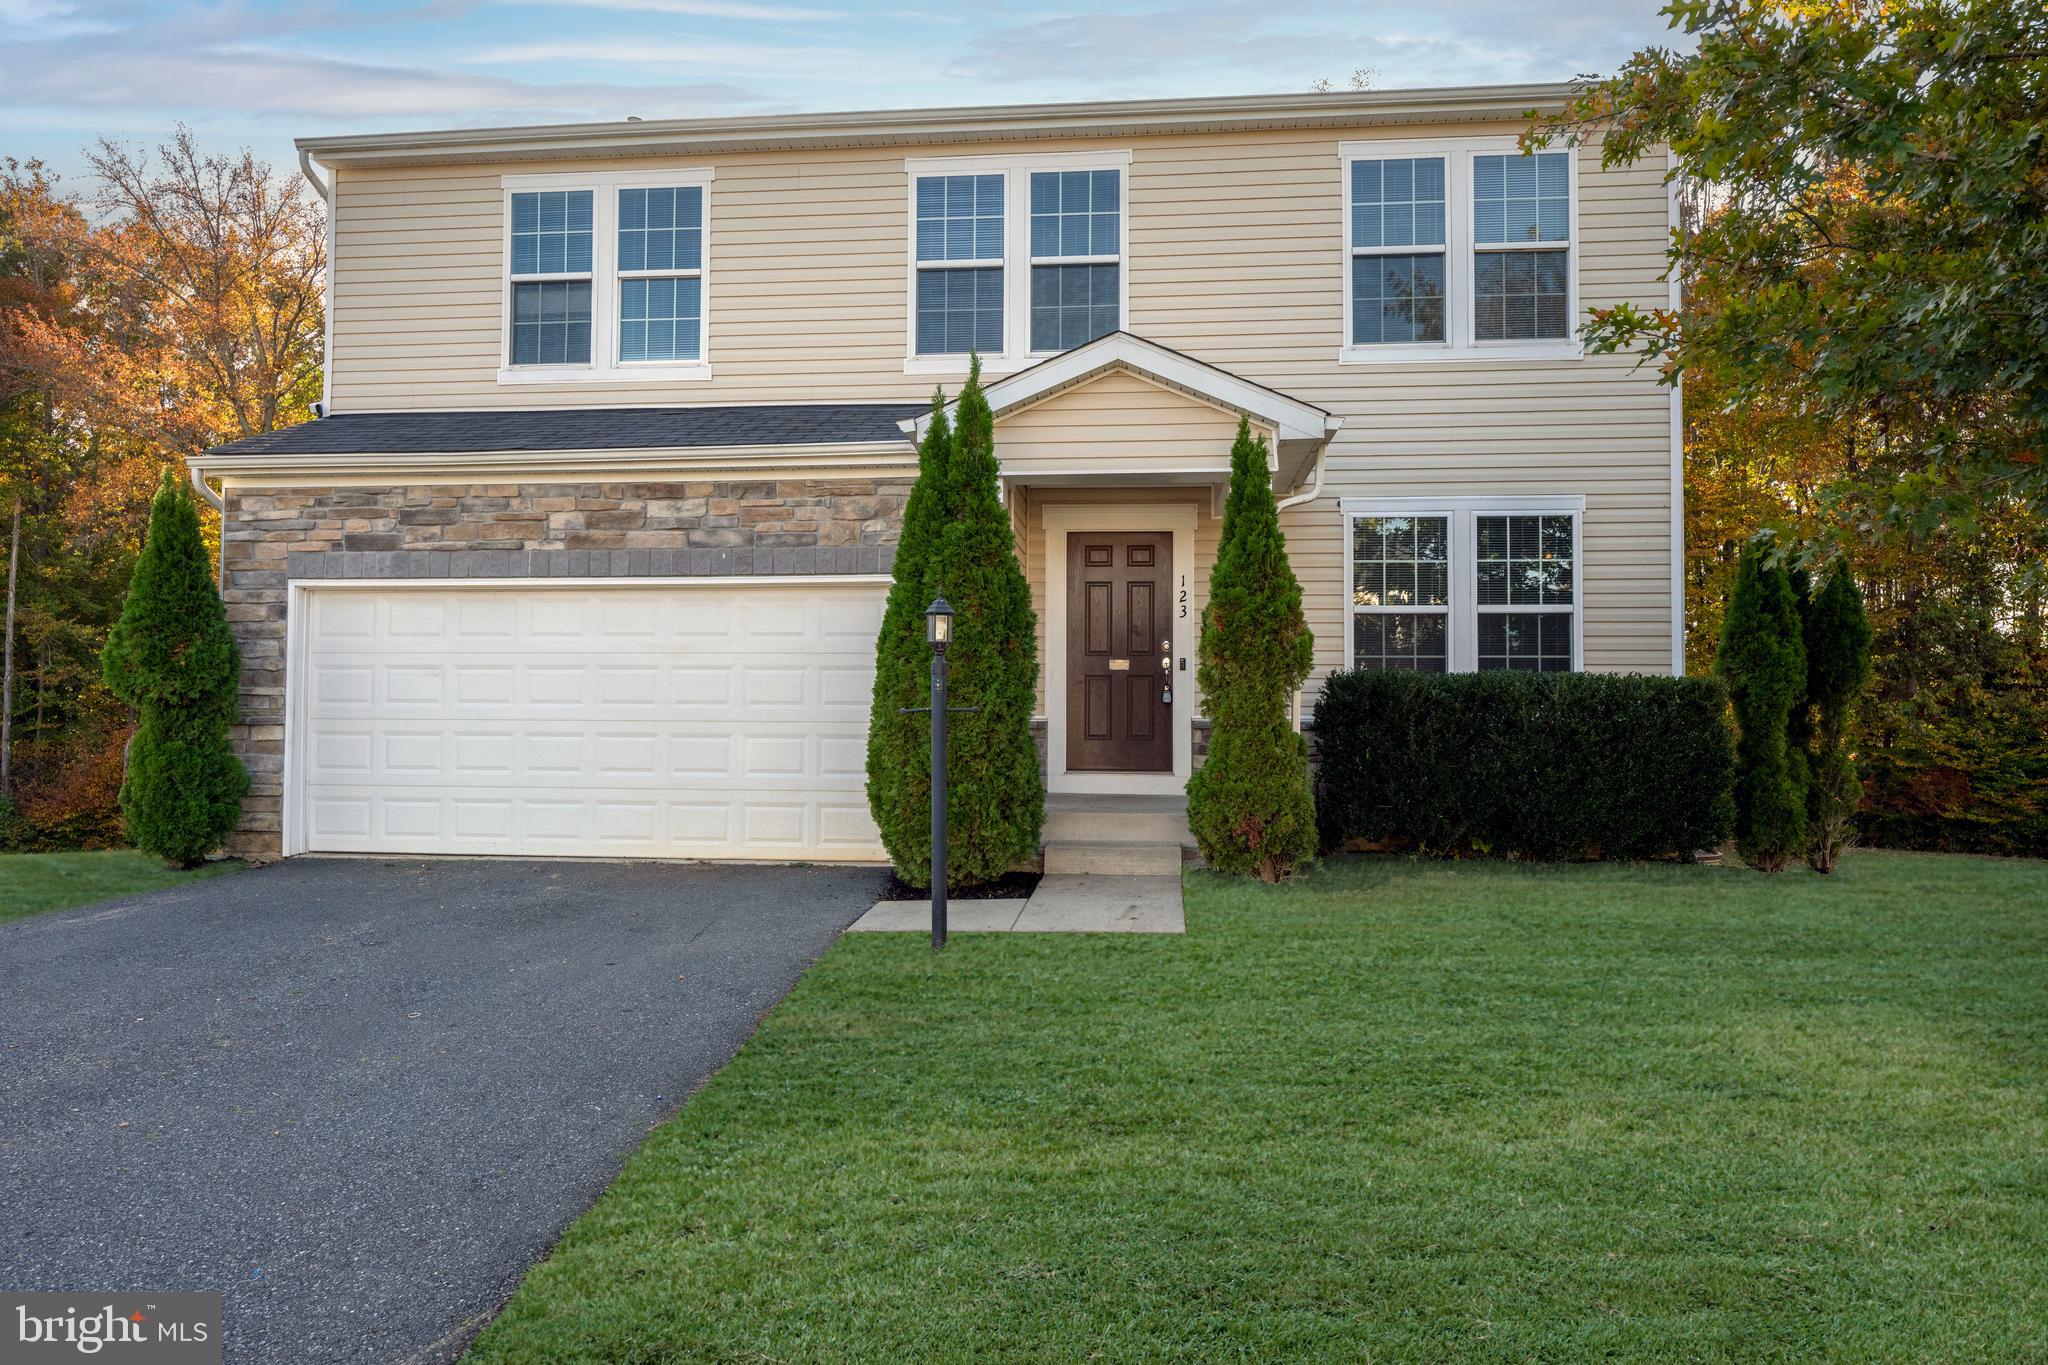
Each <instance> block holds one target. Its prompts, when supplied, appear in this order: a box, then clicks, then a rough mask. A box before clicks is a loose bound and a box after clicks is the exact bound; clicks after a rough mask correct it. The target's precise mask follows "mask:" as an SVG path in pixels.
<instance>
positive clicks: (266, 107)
mask: <svg viewBox="0 0 2048 1365" xmlns="http://www.w3.org/2000/svg"><path fill="white" fill-rule="evenodd" d="M1658 3H1659V0H1574V3H1571V4H1568V5H1563V6H1555V5H1536V4H1531V3H1528V0H1398V2H1396V3H1361V2H1359V0H1353V3H1324V2H1322V0H1209V2H1208V3H1191V4H1176V3H1171V2H1170V0H1137V3H1117V2H1116V0H1098V2H1097V3H1089V0H977V2H976V3H961V0H950V2H948V0H897V2H896V3H890V2H889V0H881V2H880V3H854V2H850V0H374V2H372V3H358V4H350V3H335V2H330V0H310V2H309V3H301V4H278V3H256V2H254V0H224V2H223V3H176V2H169V0H154V2H152V0H127V2H119V0H117V2H115V3H91V2H90V0H0V156H12V157H16V158H21V159H27V158H30V157H40V158H42V159H44V160H45V161H47V162H49V163H50V164H51V166H52V167H53V168H54V169H56V170H57V171H58V172H59V173H60V174H62V175H64V176H65V177H66V179H67V181H71V182H73V187H74V188H83V186H82V184H79V183H78V182H79V181H80V179H81V178H82V177H83V175H84V173H85V172H84V158H83V156H82V154H81V148H83V147H85V146H86V145H88V144H90V143H91V142H93V141H94V140H95V139H97V138H100V137H110V138H113V139H116V140H117V141H124V142H131V143H134V142H142V143H148V142H154V141H156V140H158V139H160V138H161V137H162V136H163V135H164V134H165V133H166V132H168V131H169V130H170V129H171V128H173V127H174V126H175V125H176V124H178V123H180V122H183V123H185V124H188V125H189V126H190V127H191V128H192V129H193V131H194V132H195V134H197V136H198V138H199V140H200V142H201V144H202V145H203V146H206V147H208V148H209V149H220V150H230V151H231V150H233V149H235V148H237V147H241V146H249V147H253V148H254V149H255V150H256V151H257V153H258V154H259V155H261V156H264V157H266V158H267V159H269V160H270V161H272V162H273V163H274V164H275V165H276V166H277V167H278V168H279V169H285V168H288V167H290V166H291V165H292V164H293V163H294V161H295V154H294V152H293V150H292V145H291V140H292V138H293V137H295V136H311V135H318V134H332V133H362V132H384V131H392V130H397V129H418V128H450V127H487V126H494V125H503V124H515V123H561V122H575V121H580V120H599V119H619V118H625V117H627V116H629V115H638V116H640V117H642V118H664V117H671V118H672V117H686V116H715V115H722V114H754V113H788V112H804V111H820V110H846V109H889V108H911V107H918V106H930V105H950V104H1011V103H1029V102H1038V101H1050V100H1070V99H1119V98H1132V99H1136V98H1146V97H1156V96H1174V95H1208V94H1257V93H1270V92H1276V91H1296V90H1305V89H1308V88H1309V87H1310V86H1311V85H1312V84H1313V83H1314V82H1315V81H1317V80H1318V79H1328V80H1330V81H1332V82H1333V83H1334V84H1336V85H1337V86H1339V87H1342V86H1344V85H1345V84H1347V83H1348V81H1349V78H1350V75H1351V73H1352V72H1353V71H1354V70H1355V69H1358V68H1365V69H1367V70H1369V72H1370V77H1369V79H1370V83H1371V85H1372V86H1373V88H1375V89H1398V88H1402V87H1408V86H1427V85H1464V84H1479V83H1490V82H1502V81H1530V80H1563V79H1568V78H1570V77H1571V76H1573V75H1575V74H1578V73H1581V72H1592V71H1603V72H1604V71H1611V70H1612V69H1613V68H1614V67H1615V66H1616V65H1617V64H1618V63H1619V62H1620V61H1621V60H1622V59H1623V58H1624V57H1626V56H1627V55H1628V54H1629V53H1630V52H1631V51H1633V50H1635V49H1636V48H1638V47H1642V46H1646V45H1650V44H1657V43H1669V42H1670V41H1671V38H1670V36H1669V35H1668V34H1667V31H1666V29H1665V25H1664V21H1663V19H1662V18H1661V16H1659V15H1658V13H1657V6H1658Z"/></svg>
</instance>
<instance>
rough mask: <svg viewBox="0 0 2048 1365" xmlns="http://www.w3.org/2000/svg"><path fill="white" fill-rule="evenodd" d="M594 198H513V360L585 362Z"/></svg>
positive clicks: (586, 194) (574, 194) (554, 193)
mask: <svg viewBox="0 0 2048 1365" xmlns="http://www.w3.org/2000/svg"><path fill="white" fill-rule="evenodd" d="M592 197H593V196H592V194H591V192H590V191H589V190H567V191H564V190H550V191H544V192H536V193H529V194H514V195H513V196H512V363H513V364H514V365H587V364H589V363H590V288H591V219H592V208H591V202H592Z"/></svg>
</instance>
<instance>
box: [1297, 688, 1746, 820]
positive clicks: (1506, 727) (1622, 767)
mask: <svg viewBox="0 0 2048 1365" xmlns="http://www.w3.org/2000/svg"><path fill="white" fill-rule="evenodd" d="M1727 707H1728V694H1727V691H1726V689H1725V688H1723V687H1722V685H1721V684H1720V682H1719V681H1717V680H1715V679H1713V678H1661V677H1649V676H1645V675H1642V674H1617V673H1508V672H1489V673H1401V672H1384V673H1383V672H1376V671H1364V670H1361V671H1357V672H1350V673H1337V674H1333V675H1331V677H1330V678H1329V679H1328V681H1326V682H1325V683H1324V684H1323V690H1322V694H1321V696H1320V697H1319V698H1318V700H1317V703H1316V712H1315V735H1316V749H1317V753H1318V755H1319V758H1320V763H1319V770H1318V774H1317V781H1316V810H1317V817H1318V820H1319V822H1320V825H1321V830H1322V838H1323V844H1324V846H1325V847H1328V848H1336V847H1338V846H1340V845H1342V844H1344V843H1346V842H1348V841H1350V840H1362V841H1365V842H1367V843H1370V844H1374V845H1377V846H1381V847H1396V848H1412V849H1415V850H1416V851H1418V852H1422V853H1426V854H1430V855H1433V856H1438V857H1443V856H1457V855H1463V854H1466V853H1490V854H1494V855H1497V856H1503V857H1516V858H1529V859H1542V860H1563V859H1585V858H1655V857H1665V856H1671V855H1676V856H1678V857H1681V858H1690V857H1691V856H1692V855H1693V853H1694V852H1695V851H1696V850H1699V849H1702V848H1712V847H1715V846H1716V845H1718V844H1719V843H1720V842H1721V841H1722V840H1723V839H1725V838H1727V837H1728V832H1729V830H1730V828H1731V827H1732V826H1733V823H1734V818H1735V810H1734V802H1733V800H1732V798H1731V796H1730V788H1731V786H1732V783H1733V778H1734V765H1735V757H1734V753H1733V749H1732V746H1731V743H1730V740H1729V735H1728V725H1727V720H1726V714H1727Z"/></svg>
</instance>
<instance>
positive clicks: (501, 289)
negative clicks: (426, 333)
mask: <svg viewBox="0 0 2048 1365" xmlns="http://www.w3.org/2000/svg"><path fill="white" fill-rule="evenodd" d="M716 178H717V173H716V172H715V171H714V170H713V169H712V168H711V167H709V166H689V167H681V168H678V169H676V170H668V171H593V172H587V173H582V174H576V173H562V174H551V175H505V176H500V177H499V178H498V186H499V198H500V199H501V201H502V202H501V203H500V205H499V213H500V214H501V216H502V217H503V219H504V245H503V261H502V265H501V269H500V279H499V281H498V311H499V314H500V325H499V327H498V382H499V383H500V384H605V383H611V384H649V383H692V382H699V381H703V380H708V379H710V378H711V182H712V181H713V180H714V179H716ZM690 187H695V188H698V189H701V190H703V191H704V228H703V243H704V248H703V256H702V259H701V263H700V265H699V268H698V270H697V278H698V279H699V280H700V281H701V287H700V288H701V292H700V296H699V297H700V300H701V307H702V309H703V320H702V323H701V328H702V330H701V332H700V333H699V336H698V347H697V349H698V358H697V359H696V360H693V361H670V360H651V361H648V360H643V361H622V360H620V359H619V358H618V354H619V294H620V290H619V272H618V254H619V191H620V190H622V189H670V188H675V189H684V188H690ZM535 190H589V191H591V211H590V213H591V221H590V232H591V239H590V363H589V364H587V365H514V364H513V363H512V196H513V195H514V194H515V193H531V192H533V191H535ZM633 273H634V275H635V276H636V277H645V276H669V275H676V274H688V273H689V272H687V271H674V270H654V271H635V272H633ZM519 278H520V279H521V280H522V281H530V280H534V279H546V278H553V277H550V276H533V275H522V276H520V277H519ZM564 278H576V279H581V278H582V276H580V275H577V276H574V277H564Z"/></svg>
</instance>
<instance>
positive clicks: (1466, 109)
mask: <svg viewBox="0 0 2048 1365" xmlns="http://www.w3.org/2000/svg"><path fill="white" fill-rule="evenodd" d="M1570 94H1571V87H1570V86H1569V85H1566V84H1562V83H1547V84H1521V85H1491V86H1485V85H1481V86H1452V87H1436V88H1428V89H1412V90H1366V91H1329V92H1307V91H1303V92H1295V93H1291V94H1282V95H1231V96H1205V97H1196V98H1176V99H1152V100H1104V101H1085V102H1079V103H1072V104H1028V105H995V106H990V105H982V106H969V107H955V108H937V109H891V110H855V111H848V112H844V113H830V114H767V115H744V116H741V117H737V118H709V119H646V120H626V121H623V122H607V123H571V124H550V125H528V126H522V127H499V128H449V129H430V130H423V131H415V132H400V133H373V134H345V135H340V136H331V137H306V138H299V139H297V140H296V142H295V144H294V145H295V146H296V147H298V148H299V149H300V150H303V151H306V152H309V153H311V154H312V155H314V156H316V157H318V158H319V159H320V160H321V162H322V163H323V164H325V165H328V166H330V167H331V166H335V165H372V164H377V163H380V162H382V163H386V164H395V165H406V164H412V165H419V164H429V163H432V162H436V161H513V160H521V159H535V160H539V159H545V158H550V157H560V156H635V155H650V156H651V155H661V156H691V155H706V154H712V153H718V152H736V151H747V150H756V149H758V150H797V149H804V148H815V147H835V146H863V145H864V146H877V145H891V144H894V145H904V144H918V143H923V144H927V145H931V144H942V143H947V142H960V143H975V142H981V143H986V142H990V141H996V140H1020V139H1030V138H1041V137H1090V136H1128V135H1134V134H1142V133H1172V132H1195V131H1203V130H1215V131H1236V130H1241V129H1258V128H1316V127H1329V128H1341V127H1346V126H1353V127H1359V126H1365V127H1370V126H1375V125H1383V124H1394V123H1401V124H1417V123H1420V124H1429V123H1459V122H1469V121H1472V120H1476V119H1501V120H1512V121H1519V120H1521V119H1522V118H1524V116H1526V115H1527V114H1528V113H1529V111H1530V110H1531V109H1537V110H1541V111H1545V112H1549V111H1554V110H1558V109H1562V108H1563V107H1564V102H1565V100H1566V99H1567V98H1569V96H1570Z"/></svg>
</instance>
